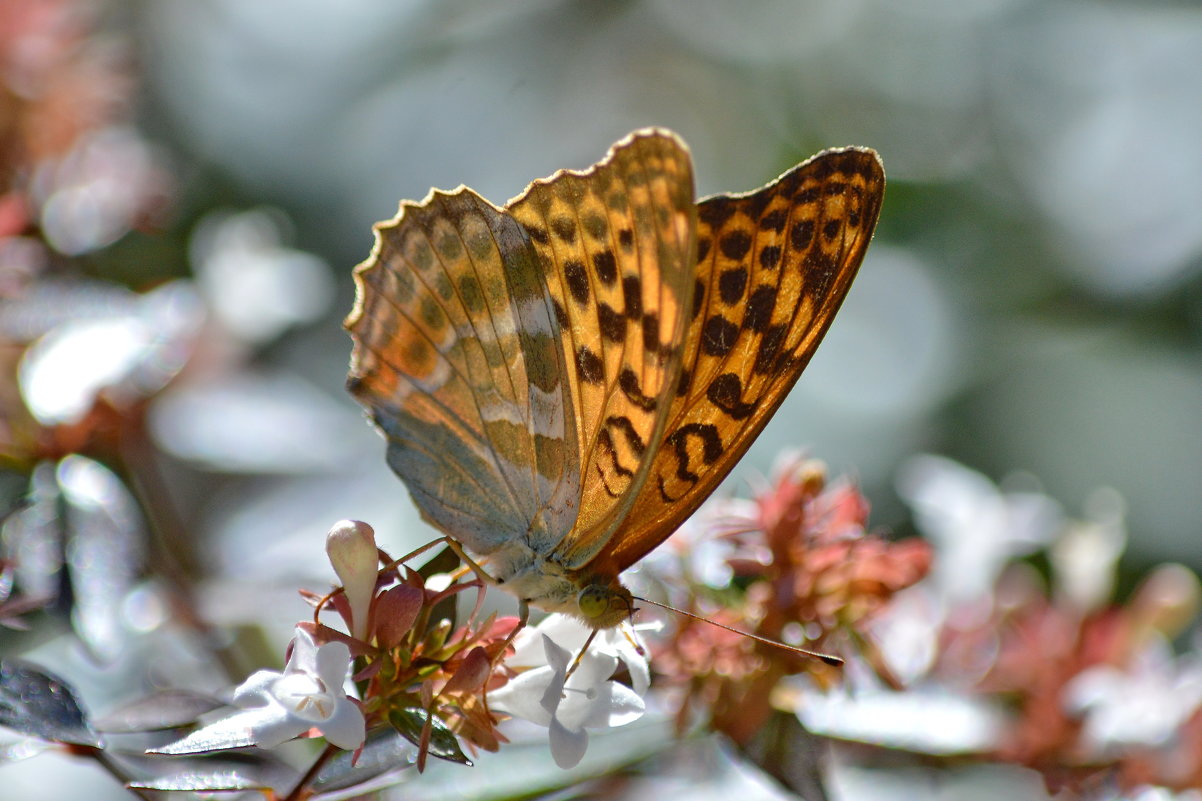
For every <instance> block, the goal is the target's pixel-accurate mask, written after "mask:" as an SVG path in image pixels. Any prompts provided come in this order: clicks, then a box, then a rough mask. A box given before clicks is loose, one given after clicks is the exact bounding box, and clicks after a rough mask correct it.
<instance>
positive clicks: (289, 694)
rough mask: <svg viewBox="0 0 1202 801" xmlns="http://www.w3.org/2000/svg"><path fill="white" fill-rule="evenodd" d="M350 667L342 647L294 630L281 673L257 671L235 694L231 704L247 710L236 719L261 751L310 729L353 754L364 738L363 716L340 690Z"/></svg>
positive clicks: (348, 657)
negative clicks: (288, 653) (247, 727)
mask: <svg viewBox="0 0 1202 801" xmlns="http://www.w3.org/2000/svg"><path fill="white" fill-rule="evenodd" d="M350 662H351V652H350V649H349V648H347V647H346V645H344V644H343V643H340V642H331V643H326V644H325V645H318V644H317V643H316V642H315V641H314V640H313V637H312V636H311V635H310V634H309V633H308V632H307V631H305V630H304V629H297V630H296V637H295V639H294V640H293V645H292V656H291V657H289V659H288V665H287V666H286V667H285V668H284V672H283V673H277V672H275V671H273V670H260V671H258V672H257V673H255V674H254V675H253V676H251V677H250V678H249V679H247V680H246V681H245V682H243V683H242V685H241V686H239V687H238V689H237V690H235V691H234V703H236V704H237V705H238V706H240V707H244V708H245V707H250V708H249V709H247V711H245V712H242V713H239V715H236V716H235V717H242V718H243V722H244V723H245V724H246V725H248V726H249V727H250V729H251V733H252V735H253V736H254V739H255V744H256V745H258V746H260V747H262V748H273V747H275V746H277V745H279V744H280V743H282V742H285V741H286V740H291V739H292V738H293V737H296V736H297V735H299V734H303V733H304V732H306V731H308V730H309V729H312V728H316V729H318V730H319V731H320V732H321V733H322V736H324V737H325V738H326V740H328V741H329V742H330V743H332V744H334V745H336V746H338V747H339V748H346V749H351V748H358V747H359V745H360V744H361V743H362V742H363V737H364V734H365V724H364V722H363V713H362V712H360V711H359V707H358V706H356V705H355V703H354V702H353V701H351V700H350V699H349V698H347V697H346V691H345V690H344V689H343V682H344V681H346V671H347V668H348V667H349V666H350Z"/></svg>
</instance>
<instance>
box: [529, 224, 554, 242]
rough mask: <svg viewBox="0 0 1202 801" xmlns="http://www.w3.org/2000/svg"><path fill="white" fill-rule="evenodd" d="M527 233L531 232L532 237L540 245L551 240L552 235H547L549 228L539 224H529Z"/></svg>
mask: <svg viewBox="0 0 1202 801" xmlns="http://www.w3.org/2000/svg"><path fill="white" fill-rule="evenodd" d="M526 233H528V234H530V238H531V239H533V240H534V241H535V242H537V243H539V244H540V245H545V244H547V243H548V242H550V241H551V237H549V236H547V230H546V229H545V228H539V227H538V226H537V225H527V226H526Z"/></svg>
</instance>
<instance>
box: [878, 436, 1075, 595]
mask: <svg viewBox="0 0 1202 801" xmlns="http://www.w3.org/2000/svg"><path fill="white" fill-rule="evenodd" d="M897 490H898V494H899V495H900V496H901V497H902V500H904V501H905V502H906V503H907V504H908V505H909V506H910V508H911V509H912V510H913V511H914V520H915V523H916V524H917V525H918V528H919V530H920V531H922V533H923V534H925V535H926V536H927V537H929V538H930V539H931V540H932V542H933V543H934V545H935V547H936V549H937V550H938V553H939V558H938V559H936V560H935V566H934V568H933V570H932V576H931V578H932V581H933V582H934V584H935V586H936V587H938V589H939V592H940V595H941V599H942V601H943V603H944V604H945V607H946V608H947V609H957V608H958V609H960V610H962V611H963V609H964V608H965V606H966V605H970V604H972V603H974V602H980V601H983V600H986V599H988V598H989V596H990V594H991V593H992V591H993V587H994V584H995V583H996V581H997V579H998V576H999V575H1000V574H1001V571H1002V568H1003V567H1004V566H1005V564H1006V563H1007V562H1008V561H1009V560H1011V559H1013V558H1014V557H1016V556H1023V555H1026V554H1028V553H1031V552H1033V551H1035V550H1037V549H1038V548H1040V547H1041V546H1043V545H1044V544H1046V543H1048V542H1050V541H1051V540H1052V538H1053V536H1054V535H1055V534H1056V533H1057V532H1058V531H1059V530H1060V527H1061V525H1062V517H1063V515H1062V512H1061V510H1060V506H1059V505H1058V504H1057V503H1056V502H1055V501H1053V500H1052V499H1050V498H1048V497H1047V496H1046V495H1041V494H1039V493H1036V492H1003V491H1001V490H999V489H998V487H997V486H995V485H994V484H993V482H991V481H990V480H989V479H988V478H986V477H985V476H983V475H981V474H980V473H978V472H976V471H975V470H969V469H968V468H967V467H965V466H963V465H961V464H958V463H956V462H954V461H952V460H951V459H945V458H943V457H941V456H929V455H923V456H915V457H914V458H912V459H910V460H908V461H907V462H906V464H905V465H903V467H902V469H901V471H900V473H899V475H898V479H897Z"/></svg>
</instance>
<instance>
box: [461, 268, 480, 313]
mask: <svg viewBox="0 0 1202 801" xmlns="http://www.w3.org/2000/svg"><path fill="white" fill-rule="evenodd" d="M459 297H460V298H461V299H462V300H463V308H464V309H466V310H467V311H468V312H469V313H470V314H479V313H480V312H482V311H484V292H483V291H482V290H481V289H480V282H479V281H478V280H477V279H476V276H474V275H465V276H463V277H461V278H460V279H459Z"/></svg>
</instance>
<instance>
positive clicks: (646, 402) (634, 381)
mask: <svg viewBox="0 0 1202 801" xmlns="http://www.w3.org/2000/svg"><path fill="white" fill-rule="evenodd" d="M618 386H619V387H621V388H622V394H623V395H625V396H626V399H627V400H629V401H630V402H631V403H633V404H634V405H635V406H637V407H639V408H640V409H643V410H645V411H648V412H650V411H654V410H655V398H653V397H649V396H648V395H645V394H644V393H643V387H642V386H641V385H640V384H639V377H638V374H637V373H635V371H634V370H632V369H630V368H629V367H627V368H626V369H625V370H623V371H622V372H621V374H620V375H619V376H618Z"/></svg>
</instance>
